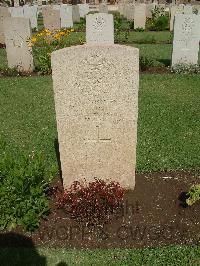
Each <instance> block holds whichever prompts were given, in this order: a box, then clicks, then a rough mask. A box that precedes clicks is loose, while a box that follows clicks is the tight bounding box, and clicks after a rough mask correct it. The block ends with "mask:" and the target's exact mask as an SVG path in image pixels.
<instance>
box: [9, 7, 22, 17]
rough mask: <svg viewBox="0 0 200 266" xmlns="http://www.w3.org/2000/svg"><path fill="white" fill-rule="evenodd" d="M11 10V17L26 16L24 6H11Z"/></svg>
mask: <svg viewBox="0 0 200 266" xmlns="http://www.w3.org/2000/svg"><path fill="white" fill-rule="evenodd" d="M9 11H10V13H11V17H13V18H14V17H18V18H23V17H24V9H23V7H22V6H18V7H9Z"/></svg>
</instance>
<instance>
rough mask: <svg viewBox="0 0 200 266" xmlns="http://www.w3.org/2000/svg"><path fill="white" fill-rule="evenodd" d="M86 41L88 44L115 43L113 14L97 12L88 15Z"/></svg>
mask: <svg viewBox="0 0 200 266" xmlns="http://www.w3.org/2000/svg"><path fill="white" fill-rule="evenodd" d="M86 42H87V44H113V43H114V23H113V15H111V14H105V13H95V14H89V15H87V16H86Z"/></svg>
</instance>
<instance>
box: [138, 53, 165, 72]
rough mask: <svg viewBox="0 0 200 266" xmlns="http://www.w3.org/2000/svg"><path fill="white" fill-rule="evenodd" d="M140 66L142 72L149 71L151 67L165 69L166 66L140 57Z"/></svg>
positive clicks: (145, 57) (146, 57)
mask: <svg viewBox="0 0 200 266" xmlns="http://www.w3.org/2000/svg"><path fill="white" fill-rule="evenodd" d="M139 64H140V70H141V71H144V70H147V69H148V68H149V67H164V64H162V63H161V62H159V61H156V60H155V59H153V58H151V57H148V56H140V59H139Z"/></svg>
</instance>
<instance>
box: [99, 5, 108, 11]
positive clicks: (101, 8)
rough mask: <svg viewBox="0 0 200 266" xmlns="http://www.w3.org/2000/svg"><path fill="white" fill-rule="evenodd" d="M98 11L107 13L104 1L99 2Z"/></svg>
mask: <svg viewBox="0 0 200 266" xmlns="http://www.w3.org/2000/svg"><path fill="white" fill-rule="evenodd" d="M99 13H108V5H107V4H106V3H101V4H99Z"/></svg>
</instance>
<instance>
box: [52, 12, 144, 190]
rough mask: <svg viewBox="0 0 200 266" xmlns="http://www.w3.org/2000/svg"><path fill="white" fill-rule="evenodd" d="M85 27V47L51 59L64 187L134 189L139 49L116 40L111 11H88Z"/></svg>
mask: <svg viewBox="0 0 200 266" xmlns="http://www.w3.org/2000/svg"><path fill="white" fill-rule="evenodd" d="M86 25H87V26H86V36H87V38H86V39H87V42H86V44H85V45H81V46H74V47H69V48H64V49H61V50H58V51H55V52H53V53H52V57H51V58H52V77H53V88H54V99H55V110H56V121H57V131H58V140H59V152H60V159H61V168H62V178H63V185H64V187H65V188H68V187H70V185H71V184H72V183H73V182H74V181H80V182H81V181H83V182H84V180H86V182H92V181H94V180H95V178H98V179H103V180H106V181H108V180H112V181H118V182H119V183H120V184H121V186H123V187H124V188H128V189H133V188H134V185H135V165H136V143H137V116H138V87H139V51H138V49H137V48H133V47H129V46H123V45H116V44H114V39H113V36H114V28H113V16H112V15H111V14H105V13H104V14H103V13H97V14H91V15H88V16H87V17H86ZM119 73H121V74H120V75H119ZM124 88H125V89H124Z"/></svg>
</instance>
